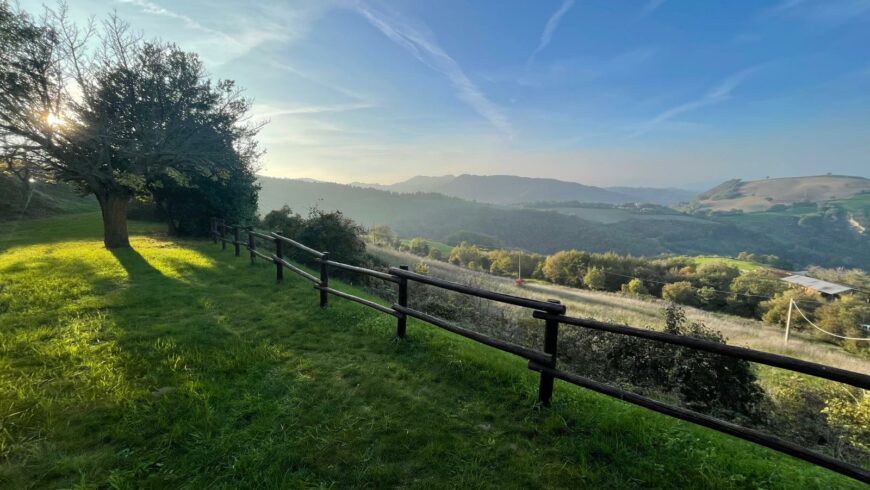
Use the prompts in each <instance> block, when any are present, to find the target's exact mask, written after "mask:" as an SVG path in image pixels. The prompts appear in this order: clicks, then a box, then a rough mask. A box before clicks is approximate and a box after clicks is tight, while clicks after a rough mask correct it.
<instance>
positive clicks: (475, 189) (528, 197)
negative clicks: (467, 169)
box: [351, 174, 694, 204]
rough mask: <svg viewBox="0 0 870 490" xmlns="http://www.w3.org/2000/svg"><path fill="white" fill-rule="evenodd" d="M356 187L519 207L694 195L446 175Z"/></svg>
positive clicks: (658, 200)
mask: <svg viewBox="0 0 870 490" xmlns="http://www.w3.org/2000/svg"><path fill="white" fill-rule="evenodd" d="M351 185H352V186H355V187H369V188H372V189H378V190H382V191H390V192H401V193H415V192H437V193H439V194H444V195H445V196H450V197H458V198H460V199H465V200H468V201H478V202H486V203H491V204H517V203H529V202H537V201H579V202H589V203H592V202H594V203H605V204H623V203H631V202H652V203H656V204H675V203H677V202H680V201H687V200H689V199H691V198H692V197H693V196H694V193H692V192H689V191H684V190H681V189H655V188H647V187H613V188H608V189H605V188H601V187H595V186H589V185H584V184H580V183H577V182H567V181H563V180H557V179H542V178H531V177H518V176H515V175H469V174H463V175H458V176H454V175H443V176H438V177H427V176H417V177H412V178H410V179H408V180H406V181H403V182H398V183H396V184H391V185H381V184H365V183H360V182H355V183H352V184H351Z"/></svg>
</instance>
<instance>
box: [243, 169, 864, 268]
mask: <svg viewBox="0 0 870 490" xmlns="http://www.w3.org/2000/svg"><path fill="white" fill-rule="evenodd" d="M260 184H261V185H262V190H261V192H260V212H261V213H265V212H268V211H270V210H272V209H278V208H280V207H281V206H283V205H285V204H286V205H289V206H290V207H291V208H292V209H293V210H294V211H296V212H299V213H302V214H305V213H307V210H308V209H310V208H311V207H315V206H316V207H319V208H321V209H324V210H328V211H331V210H339V211H342V212H344V213H345V214H347V215H348V216H349V217H351V218H353V219H354V220H356V221H357V222H359V223H360V224H361V225H363V226H365V227H371V226H373V225H376V224H387V225H389V226H391V227H392V228H393V229H395V230H396V231H397V232H398V233H399V234H400V235H401V236H403V237H406V238H407V237H414V236H422V237H425V238H430V239H433V240H437V241H441V242H446V241H447V240H448V237H450V236H451V235H453V234H455V233H457V232H460V231H474V232H477V233H482V234H485V235H489V236H492V237H495V238H497V239H498V240H499V241H500V243H501V244H503V245H504V246H506V247H517V248H522V249H525V250H529V251H534V252H540V253H553V252H557V251H559V250H567V249H571V248H578V249H584V250H588V251H592V252H606V251H611V250H612V251H616V252H619V253H622V254H633V255H647V256H650V255H659V254H664V253H674V254H692V255H724V256H734V255H737V254H738V253H740V252H741V251H748V252H752V253H760V254H774V255H779V256H780V257H783V258H785V259H787V260H789V261H792V262H793V263H795V264H796V265H809V264H816V265H825V266H853V267H855V266H857V267H863V268H865V269H866V268H870V246H867V240H868V238H870V237H868V236H867V235H860V234H857V233H854V232H853V230H851V229H850V228H849V227H848V226H844V223H843V222H834V221H830V220H821V221H819V222H818V223H816V224H814V225H813V226H812V227H810V226H808V225H807V224H806V223H804V225H801V224H800V223H799V221H800V218H799V217H797V216H792V217H790V218H789V219H787V220H779V221H777V222H776V226H775V227H771V226H758V225H757V224H756V223H755V222H747V221H745V220H742V219H730V218H729V217H721V218H720V217H706V216H689V215H686V214H681V213H660V214H649V215H638V214H636V213H629V212H624V210H612V209H603V210H600V209H595V208H592V209H587V208H565V209H558V212H557V211H556V210H550V211H545V210H537V209H530V208H515V207H508V206H496V205H489V204H483V203H475V202H469V201H465V200H461V199H458V198H452V197H447V196H444V195H440V194H423V193H419V194H400V193H395V192H385V191H379V190H376V189H368V188H360V187H354V186H347V185H341V184H327V183H311V182H303V181H299V180H291V179H275V178H269V177H261V178H260ZM747 216H750V215H747ZM821 243H824V244H825V245H824V246H821V245H820V244H821Z"/></svg>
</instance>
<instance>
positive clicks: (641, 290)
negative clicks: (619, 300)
mask: <svg viewBox="0 0 870 490" xmlns="http://www.w3.org/2000/svg"><path fill="white" fill-rule="evenodd" d="M622 292H623V293H626V294H633V295H636V296H646V295H648V294H649V290H648V289H647V288H646V286H644V284H643V281H641V280H640V279H638V278H634V279H632V280H630V281H628V282H627V283H625V284H623V285H622Z"/></svg>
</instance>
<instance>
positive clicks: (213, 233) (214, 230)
mask: <svg viewBox="0 0 870 490" xmlns="http://www.w3.org/2000/svg"><path fill="white" fill-rule="evenodd" d="M210 225H211V228H210V230H211V239H212V241H213V242H214V243H215V244H217V240H218V231H217V218H214V217H212V218H211V220H210Z"/></svg>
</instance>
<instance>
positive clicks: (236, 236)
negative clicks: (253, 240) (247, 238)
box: [233, 225, 242, 257]
mask: <svg viewBox="0 0 870 490" xmlns="http://www.w3.org/2000/svg"><path fill="white" fill-rule="evenodd" d="M241 239H242V237H241V235H240V234H239V225H233V246H234V247H235V251H236V257H238V256H239V255H240V254H241V250H240V249H241V246H240V244H239V240H241Z"/></svg>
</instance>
